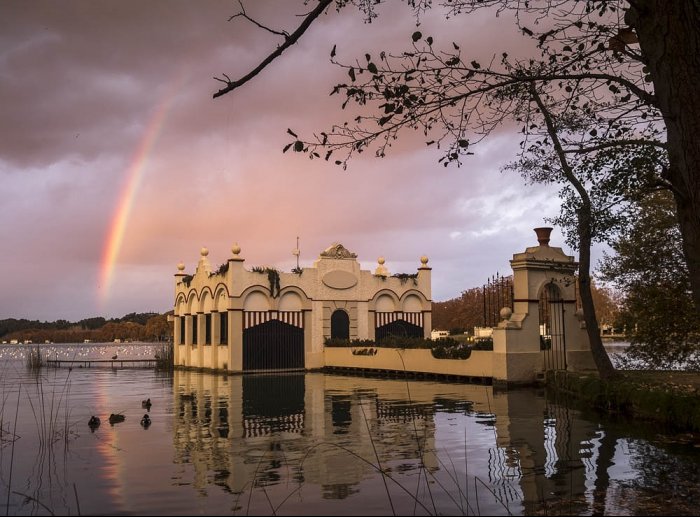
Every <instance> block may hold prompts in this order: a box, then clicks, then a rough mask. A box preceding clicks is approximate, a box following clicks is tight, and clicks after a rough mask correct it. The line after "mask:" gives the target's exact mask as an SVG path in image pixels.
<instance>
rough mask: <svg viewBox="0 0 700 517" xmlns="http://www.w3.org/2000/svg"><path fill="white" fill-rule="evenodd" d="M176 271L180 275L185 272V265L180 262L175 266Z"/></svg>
mask: <svg viewBox="0 0 700 517" xmlns="http://www.w3.org/2000/svg"><path fill="white" fill-rule="evenodd" d="M177 270H178V271H179V272H180V273H182V272H183V271H184V270H185V263H184V262H183V261H180V262H179V263H178V264H177Z"/></svg>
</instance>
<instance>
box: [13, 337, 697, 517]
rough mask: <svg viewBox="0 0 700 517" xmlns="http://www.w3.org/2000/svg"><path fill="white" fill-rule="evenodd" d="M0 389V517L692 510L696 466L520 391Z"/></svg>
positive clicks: (260, 385)
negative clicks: (2, 505)
mask: <svg viewBox="0 0 700 517" xmlns="http://www.w3.org/2000/svg"><path fill="white" fill-rule="evenodd" d="M103 348H107V347H103ZM103 348H98V349H97V350H96V351H95V353H97V354H104V353H107V354H108V353H109V351H106V350H104V349H103ZM1 353H2V350H1V349H0V354H1ZM59 353H60V352H59ZM64 353H68V352H65V351H64ZM0 373H2V374H3V376H2V378H1V379H0V395H2V397H0V427H1V429H2V430H1V431H0V466H1V469H0V496H2V497H1V499H3V500H7V499H8V498H7V494H8V493H9V495H10V497H9V501H8V503H7V508H6V509H4V510H5V513H6V514H8V515H22V514H45V513H46V512H45V511H44V509H43V507H42V504H43V505H46V506H47V507H49V508H51V509H52V511H53V512H54V513H58V514H75V513H78V503H79V505H80V513H82V514H110V515H112V514H135V515H146V514H150V515H163V514H167V515H172V514H184V515H190V514H231V513H237V514H244V513H246V514H248V513H249V514H273V513H277V514H287V515H291V514H303V515H314V514H318V515H329V514H330V515H343V514H350V515H356V514H358V513H361V514H382V515H391V514H392V513H396V514H409V513H411V514H417V515H426V514H468V515H507V514H509V513H511V514H514V515H521V514H527V515H544V514H582V515H590V514H616V515H636V514H649V515H651V514H668V513H676V514H679V515H691V514H693V513H696V508H697V503H698V502H700V498H699V496H698V491H699V490H700V477H699V475H698V472H697V470H698V469H697V464H698V459H700V456H699V452H700V450H699V449H698V448H695V447H693V446H692V444H682V443H679V444H674V443H666V442H665V441H661V440H660V439H659V437H658V435H657V434H656V432H657V430H656V429H652V428H648V427H645V426H643V425H639V424H638V423H635V424H634V426H629V425H626V424H624V423H623V422H622V423H615V422H610V421H603V420H600V419H599V418H597V417H595V416H591V415H589V414H588V413H581V412H580V411H577V410H574V409H571V407H569V406H567V404H566V403H564V402H562V401H557V400H552V399H547V398H546V397H545V396H544V394H543V393H539V392H537V391H533V390H517V391H509V392H498V391H496V392H494V391H493V389H492V388H491V387H490V386H481V385H480V386H476V385H469V384H458V383H441V382H432V381H408V382H406V381H403V380H398V379H381V378H369V377H350V376H339V375H325V374H321V373H309V374H306V375H304V374H289V375H278V376H271V375H254V376H247V375H246V376H240V375H238V376H222V375H211V374H207V373H202V372H195V371H176V372H175V373H174V374H173V375H172V376H171V377H163V376H162V375H161V374H158V373H156V372H154V371H153V370H138V371H136V370H130V369H116V370H111V369H109V368H93V369H90V368H85V369H77V368H74V369H73V370H72V371H69V370H68V369H53V368H51V369H44V370H42V371H41V373H40V374H39V375H38V376H34V375H30V374H29V373H28V372H27V371H26V370H25V369H24V368H23V364H22V363H21V362H19V361H14V362H12V361H5V362H3V363H2V364H0ZM146 398H150V399H151V401H152V403H153V406H152V408H150V411H149V414H150V416H151V418H152V421H153V424H152V425H151V426H150V427H149V428H148V429H144V428H143V427H142V426H140V425H139V420H140V419H141V417H142V416H143V414H144V412H145V410H144V409H143V406H142V401H143V400H144V399H146ZM18 400H19V401H20V403H19V404H18V402H17V401H18ZM32 408H33V409H32ZM15 411H17V414H18V417H17V422H15ZM120 411H121V412H123V413H124V415H125V417H126V419H125V421H124V422H122V423H120V424H118V425H115V426H109V425H107V420H106V417H107V416H108V415H109V413H111V412H120ZM93 414H96V415H98V416H100V417H101V418H102V425H101V426H100V427H99V428H97V429H95V432H94V433H93V432H91V430H90V429H89V428H88V426H87V422H88V419H89V418H90V416H91V415H93ZM35 415H36V416H35ZM42 415H43V416H42ZM15 423H17V427H16V429H15ZM645 429H646V430H648V431H649V434H645ZM12 433H15V434H12ZM13 454H14V458H13ZM12 458H13V459H12ZM11 462H13V464H11ZM11 465H12V466H11ZM10 473H11V474H12V475H11V476H10ZM10 477H11V478H12V480H13V481H12V486H10V483H9V480H10ZM74 491H75V492H77V494H76V493H75V492H74ZM19 493H21V494H27V495H29V496H30V497H31V498H30V499H28V498H26V497H24V496H22V495H18V494H19ZM193 495H196V497H193ZM39 502H40V503H41V504H39Z"/></svg>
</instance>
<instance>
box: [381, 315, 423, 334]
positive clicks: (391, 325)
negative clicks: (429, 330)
mask: <svg viewBox="0 0 700 517" xmlns="http://www.w3.org/2000/svg"><path fill="white" fill-rule="evenodd" d="M389 336H398V337H423V313H422V312H377V313H375V329H374V338H375V339H376V340H377V341H381V340H382V339H384V338H387V337H389Z"/></svg>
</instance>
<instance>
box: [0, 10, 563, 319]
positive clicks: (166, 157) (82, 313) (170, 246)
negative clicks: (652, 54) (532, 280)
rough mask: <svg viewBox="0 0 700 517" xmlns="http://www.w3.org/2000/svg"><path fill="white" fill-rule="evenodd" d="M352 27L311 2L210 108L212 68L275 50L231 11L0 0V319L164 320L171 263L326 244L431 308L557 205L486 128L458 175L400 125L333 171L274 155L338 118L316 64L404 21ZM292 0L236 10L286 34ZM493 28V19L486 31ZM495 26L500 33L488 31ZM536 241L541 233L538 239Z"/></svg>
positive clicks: (402, 31)
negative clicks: (113, 237)
mask: <svg viewBox="0 0 700 517" xmlns="http://www.w3.org/2000/svg"><path fill="white" fill-rule="evenodd" d="M379 9H380V12H379V14H380V18H379V19H378V20H376V21H375V22H373V23H371V24H370V23H365V20H364V19H363V18H362V16H361V15H360V14H359V13H358V12H356V11H353V10H352V9H344V10H343V11H342V12H341V13H339V14H338V13H336V12H335V11H331V12H330V13H329V15H328V16H326V17H324V18H323V19H321V20H320V23H318V24H317V25H315V26H314V27H313V30H312V31H311V32H310V33H309V34H308V35H306V36H305V37H304V38H302V40H301V41H300V42H299V43H298V44H296V45H294V46H293V47H292V48H290V49H289V50H287V52H286V53H285V55H284V56H283V57H282V58H281V59H280V60H278V61H277V62H275V63H274V64H273V65H272V66H270V67H269V69H267V70H265V71H264V72H263V73H262V74H260V76H259V77H257V78H256V79H255V80H254V81H252V82H251V83H249V84H247V85H245V86H244V87H242V88H241V89H240V90H239V91H236V92H235V93H233V94H229V95H227V96H224V97H222V98H220V99H216V100H213V99H212V98H211V97H212V94H213V92H214V91H215V90H216V89H218V88H219V87H220V84H219V83H217V82H216V81H215V80H214V79H213V78H212V77H213V76H220V75H221V74H222V73H227V74H229V75H230V76H231V77H234V78H235V77H239V76H240V75H242V74H243V73H244V72H246V71H248V70H249V69H250V68H251V66H253V65H255V64H257V62H259V60H260V59H261V57H263V56H265V55H267V54H268V53H269V52H271V51H272V50H273V49H274V48H275V46H276V45H277V44H278V43H279V39H276V38H274V37H273V36H272V35H271V34H270V33H268V32H266V31H263V30H260V29H257V28H255V27H253V26H251V25H250V24H245V23H240V20H238V21H236V20H234V21H231V22H229V21H228V17H229V16H230V15H232V14H233V13H234V12H235V11H236V10H237V5H236V4H235V3H231V2H222V1H218V0H208V1H202V2H189V1H176V0H173V1H170V0H169V1H162V0H151V1H149V2H140V1H139V2H136V1H122V2H92V1H87V0H86V1H78V0H67V1H65V2H60V3H59V2H53V1H34V2H24V1H20V0H10V1H6V2H5V3H4V4H3V16H2V18H0V100H1V101H2V105H3V116H2V117H1V118H0V132H2V134H3V139H1V140H0V180H1V181H2V182H3V187H4V192H5V196H4V199H3V203H0V216H2V217H3V221H10V223H9V224H3V225H2V227H1V228H0V239H2V242H3V244H4V248H3V249H4V250H8V251H6V252H4V253H3V254H2V255H3V257H2V259H1V260H2V266H3V270H4V271H6V272H11V274H10V275H9V276H11V277H12V278H11V279H10V280H9V281H8V282H7V284H5V285H4V288H3V292H2V295H1V296H0V318H3V317H29V318H42V319H57V318H66V319H82V318H83V317H90V316H95V315H103V316H107V317H113V316H121V315H123V314H126V313H128V312H134V311H136V312H144V311H150V310H156V311H161V310H167V309H168V308H170V307H171V305H172V300H171V299H170V298H171V296H172V281H173V277H172V275H173V274H174V273H175V264H177V262H179V261H180V260H183V261H185V263H186V264H187V267H188V270H190V271H191V270H193V269H194V266H195V264H196V261H197V259H198V258H199V249H200V248H201V247H202V246H207V247H208V248H209V249H210V260H211V262H212V264H218V263H221V262H223V261H224V260H226V259H227V258H228V256H229V254H230V247H231V245H232V244H233V243H234V242H238V243H239V244H240V245H241V247H242V248H243V251H242V255H243V256H244V257H245V258H246V265H248V266H253V265H262V264H268V265H276V266H278V267H286V268H289V267H291V266H292V265H293V264H294V257H293V256H292V255H291V250H292V249H293V248H294V247H295V245H296V237H297V236H299V237H300V238H301V250H302V254H301V257H300V259H301V261H302V263H303V265H310V264H311V262H312V261H313V260H315V258H316V257H317V256H318V253H319V252H320V251H322V250H323V249H325V248H326V247H327V246H329V245H330V244H331V243H333V242H336V241H338V242H342V243H343V244H344V245H346V247H348V248H349V249H351V250H352V251H354V252H356V253H358V255H359V259H360V261H361V263H362V265H363V267H366V268H369V269H373V268H374V267H375V266H376V258H377V257H378V256H380V255H381V256H385V257H386V259H387V266H388V267H389V269H390V271H392V272H412V271H414V270H415V268H416V267H418V265H419V264H420V262H419V257H420V256H421V255H424V254H425V255H428V256H429V257H430V265H431V266H432V267H433V298H434V299H435V300H444V299H447V298H451V297H454V296H458V295H459V294H460V292H461V291H462V290H464V289H468V288H470V287H474V286H475V285H480V284H481V283H483V282H484V281H485V280H486V278H488V276H490V275H491V274H493V273H495V272H496V270H500V272H501V273H502V274H506V273H507V268H508V260H509V259H510V258H511V256H512V254H513V253H514V252H518V251H522V250H523V249H524V247H526V246H528V245H532V244H533V243H534V242H535V241H534V236H533V235H534V234H533V233H532V230H531V229H532V228H533V227H535V226H541V225H542V224H543V217H544V216H546V215H554V214H555V213H556V211H557V210H558V207H557V201H556V196H555V192H553V191H552V190H551V189H547V188H544V187H541V186H526V185H524V182H523V180H522V179H521V178H519V177H517V175H515V174H513V173H508V174H504V173H501V172H500V169H501V167H502V166H503V165H504V164H505V163H507V161H509V160H511V159H513V158H514V157H515V152H516V151H517V143H518V141H517V134H515V133H514V132H511V128H504V129H503V130H502V131H501V132H499V133H498V134H494V135H492V137H491V138H489V139H487V140H485V141H484V142H482V143H481V144H480V145H479V146H478V148H477V149H475V152H476V155H475V156H472V157H470V158H469V159H468V160H466V161H465V163H464V165H463V167H461V168H453V167H449V168H444V167H442V165H440V164H438V158H439V157H440V154H439V151H438V150H435V149H432V148H427V147H426V146H425V142H424V140H425V139H424V138H423V136H422V135H421V134H420V133H410V132H409V133H406V134H405V135H404V136H403V137H402V139H401V140H399V141H397V142H396V143H395V145H394V146H393V147H392V148H391V151H390V153H389V155H388V156H387V157H386V158H383V159H376V158H373V157H372V156H364V155H362V156H358V157H357V158H356V159H353V161H352V162H351V164H350V167H349V169H348V170H347V171H343V170H342V169H341V168H339V167H336V166H333V165H332V164H330V163H327V162H325V161H323V160H308V159H307V158H306V157H302V156H301V155H297V154H295V153H291V152H290V153H287V154H282V148H283V147H284V145H285V144H287V143H289V141H290V136H289V135H288V134H287V133H286V129H287V128H293V129H294V130H295V131H299V132H300V134H301V133H303V134H307V135H308V134H312V133H313V132H318V131H320V130H322V129H325V128H328V127H329V126H330V125H331V124H333V123H338V122H342V121H344V120H346V118H347V116H348V113H347V112H345V111H343V110H341V109H340V102H341V101H340V99H339V98H338V97H337V96H330V95H329V93H330V91H331V87H332V85H333V84H334V83H336V82H338V81H345V80H346V74H345V72H344V71H342V70H340V69H338V68H336V67H334V66H332V65H331V64H330V63H329V52H330V49H331V48H332V46H333V45H334V44H335V45H337V51H338V56H339V57H341V58H342V59H344V60H346V61H352V60H354V59H356V58H357V59H364V53H365V52H378V51H379V50H386V51H387V52H391V51H400V50H401V49H404V48H405V47H406V45H407V44H408V43H409V41H410V35H411V34H412V32H413V31H415V30H416V19H415V18H414V17H413V14H412V12H411V10H410V9H409V8H408V7H407V6H406V5H404V4H403V3H401V2H396V3H394V2H388V3H387V4H385V5H381V6H380V7H379ZM306 10H308V6H306V7H304V5H303V2H300V3H298V4H295V3H293V2H251V3H249V5H248V12H249V14H250V15H251V16H256V17H259V19H261V20H263V21H265V22H266V23H267V24H268V25H269V26H270V27H275V28H280V27H282V28H285V29H286V30H288V31H289V30H292V29H293V27H294V24H295V23H298V18H295V17H294V16H292V15H293V14H296V13H299V12H305V11H306ZM443 16H444V13H443V12H441V11H440V10H439V9H435V10H434V11H432V12H430V13H428V14H426V15H425V16H423V17H422V18H421V20H420V22H421V24H420V27H419V29H420V30H421V31H422V32H423V33H424V35H428V34H431V35H432V36H433V37H434V39H435V42H436V44H445V45H451V42H452V41H457V42H459V43H460V45H461V46H462V48H463V52H464V53H465V55H469V56H472V55H473V56H474V57H475V58H476V57H478V58H480V59H489V58H490V57H491V56H493V54H494V49H500V48H509V49H512V50H511V51H513V52H521V53H526V52H527V50H526V49H524V48H523V47H522V45H520V44H519V43H518V42H519V41H520V40H519V38H518V36H517V32H516V31H514V29H513V26H512V22H510V21H509V20H507V19H506V18H505V16H503V17H500V18H499V19H497V20H496V19H495V18H494V17H493V13H487V12H485V13H483V14H480V15H478V16H476V17H470V18H469V19H468V21H467V20H465V19H464V18H461V17H457V18H451V19H450V20H448V21H447V22H445V21H444V18H443ZM494 23H495V24H497V27H495V26H494ZM508 31H512V32H511V34H512V37H505V35H506V34H508ZM164 99H167V100H168V106H169V108H168V110H167V113H166V114H165V116H164V118H163V120H162V124H161V125H160V126H159V127H158V131H157V133H156V134H155V138H154V141H153V145H152V146H151V147H150V148H149V152H148V153H147V154H146V155H145V156H143V160H142V161H140V162H139V164H140V167H141V172H140V173H141V182H140V186H139V188H138V190H137V191H136V192H135V194H134V198H133V208H132V210H131V213H130V217H129V219H128V222H127V226H126V231H125V235H124V240H123V245H122V248H121V249H120V250H119V253H118V256H117V262H116V264H115V269H114V276H113V278H114V281H113V285H112V287H111V290H110V296H109V297H108V300H107V302H106V305H105V306H99V305H97V300H98V299H100V295H101V289H104V286H101V285H99V267H100V260H101V257H102V253H103V250H104V247H105V241H106V238H107V235H108V232H109V228H110V225H111V224H112V222H113V220H114V218H115V210H116V208H117V206H118V204H119V202H120V200H121V198H120V196H122V195H123V194H122V192H123V191H124V185H125V182H126V181H127V175H128V172H129V170H131V169H130V167H132V166H134V164H135V160H136V159H137V157H138V151H139V149H140V147H139V146H140V145H142V144H143V143H144V138H145V135H146V134H147V132H148V130H149V128H151V127H152V124H153V122H154V119H155V114H156V113H157V111H158V108H159V106H161V105H162V103H163V101H164ZM554 237H555V238H556V233H555V236H554Z"/></svg>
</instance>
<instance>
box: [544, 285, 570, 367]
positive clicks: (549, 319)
mask: <svg viewBox="0 0 700 517" xmlns="http://www.w3.org/2000/svg"><path fill="white" fill-rule="evenodd" d="M539 308H540V311H539V312H540V348H541V349H542V350H543V351H544V368H545V370H566V340H565V336H564V300H562V297H561V293H560V291H559V288H558V287H557V286H556V285H555V284H553V283H551V282H550V283H549V284H546V285H545V286H544V287H543V288H542V292H541V293H540V303H539Z"/></svg>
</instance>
